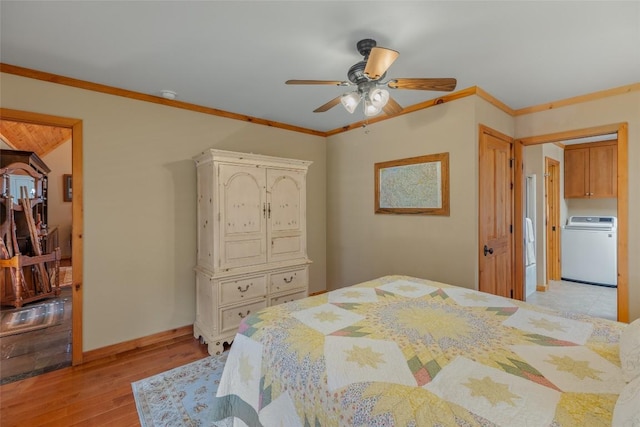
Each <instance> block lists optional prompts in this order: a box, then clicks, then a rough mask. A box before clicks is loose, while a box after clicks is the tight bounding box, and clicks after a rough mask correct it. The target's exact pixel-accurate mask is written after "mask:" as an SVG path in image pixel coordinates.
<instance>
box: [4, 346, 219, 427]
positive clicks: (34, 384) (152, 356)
mask: <svg viewBox="0 0 640 427" xmlns="http://www.w3.org/2000/svg"><path fill="white" fill-rule="evenodd" d="M207 356H208V353H207V346H206V345H201V344H200V343H199V342H198V340H196V339H195V338H193V337H192V336H185V337H180V338H176V339H174V340H171V341H168V342H165V343H162V344H157V345H151V346H148V347H144V348H140V349H137V350H133V351H130V352H126V353H122V354H120V355H117V356H113V357H110V358H105V359H101V360H95V361H93V362H89V363H86V364H84V365H80V366H76V367H69V368H63V369H60V370H57V371H53V372H49V373H46V374H42V375H39V376H37V377H32V378H27V379H25V380H21V381H16V382H13V383H10V384H6V385H3V386H0V425H1V426H2V427H10V426H30V427H31V426H65V427H67V426H117V427H121V426H122V427H124V426H139V425H140V421H139V418H138V412H137V411H136V405H135V401H134V399H133V393H132V391H131V383H132V382H135V381H138V380H141V379H143V378H147V377H150V376H152V375H155V374H158V373H160V372H164V371H166V370H169V369H172V368H175V367H178V366H181V365H184V364H187V363H189V362H192V361H195V360H198V359H202V358H204V357H207Z"/></svg>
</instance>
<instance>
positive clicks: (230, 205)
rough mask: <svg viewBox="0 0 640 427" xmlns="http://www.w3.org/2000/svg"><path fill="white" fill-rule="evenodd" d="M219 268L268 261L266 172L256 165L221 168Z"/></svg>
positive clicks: (222, 166)
mask: <svg viewBox="0 0 640 427" xmlns="http://www.w3.org/2000/svg"><path fill="white" fill-rule="evenodd" d="M219 168H220V170H219V174H220V199H221V200H220V224H221V227H220V228H221V230H222V236H221V237H222V241H221V243H220V246H221V247H220V267H222V268H230V267H240V266H244V265H255V264H261V263H264V262H266V259H267V250H266V243H267V241H266V231H265V230H266V203H267V202H266V200H265V196H264V194H265V192H264V188H265V170H264V169H263V168H256V167H255V166H253V167H252V166H245V165H227V164H221V165H220V166H219Z"/></svg>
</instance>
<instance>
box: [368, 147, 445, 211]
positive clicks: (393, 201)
mask: <svg viewBox="0 0 640 427" xmlns="http://www.w3.org/2000/svg"><path fill="white" fill-rule="evenodd" d="M374 174H375V192H376V193H375V213H383V214H414V215H446V216H448V215H449V153H439V154H430V155H426V156H419V157H411V158H407V159H400V160H392V161H389V162H382V163H376V164H375V165H374Z"/></svg>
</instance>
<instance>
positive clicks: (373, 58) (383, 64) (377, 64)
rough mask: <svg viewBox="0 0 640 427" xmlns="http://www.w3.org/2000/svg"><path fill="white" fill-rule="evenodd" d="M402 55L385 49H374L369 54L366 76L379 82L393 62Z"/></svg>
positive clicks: (365, 70)
mask: <svg viewBox="0 0 640 427" xmlns="http://www.w3.org/2000/svg"><path fill="white" fill-rule="evenodd" d="M398 55H400V53H399V52H397V51H395V50H393V49H387V48H385V47H374V48H372V49H371V53H369V59H367V65H366V67H365V68H364V74H365V75H366V76H367V77H369V78H370V79H371V80H378V79H379V78H380V77H382V76H383V75H384V73H386V72H387V70H388V69H389V67H390V66H391V64H393V61H395V60H396V58H397V57H398Z"/></svg>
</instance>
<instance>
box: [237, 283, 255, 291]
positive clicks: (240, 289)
mask: <svg viewBox="0 0 640 427" xmlns="http://www.w3.org/2000/svg"><path fill="white" fill-rule="evenodd" d="M251 285H253V283H249V284H248V285H247V286H246V287H245V288H244V289H242V288H241V287H240V286H238V290H239V291H240V292H247V291H248V290H249V287H250V286H251Z"/></svg>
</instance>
